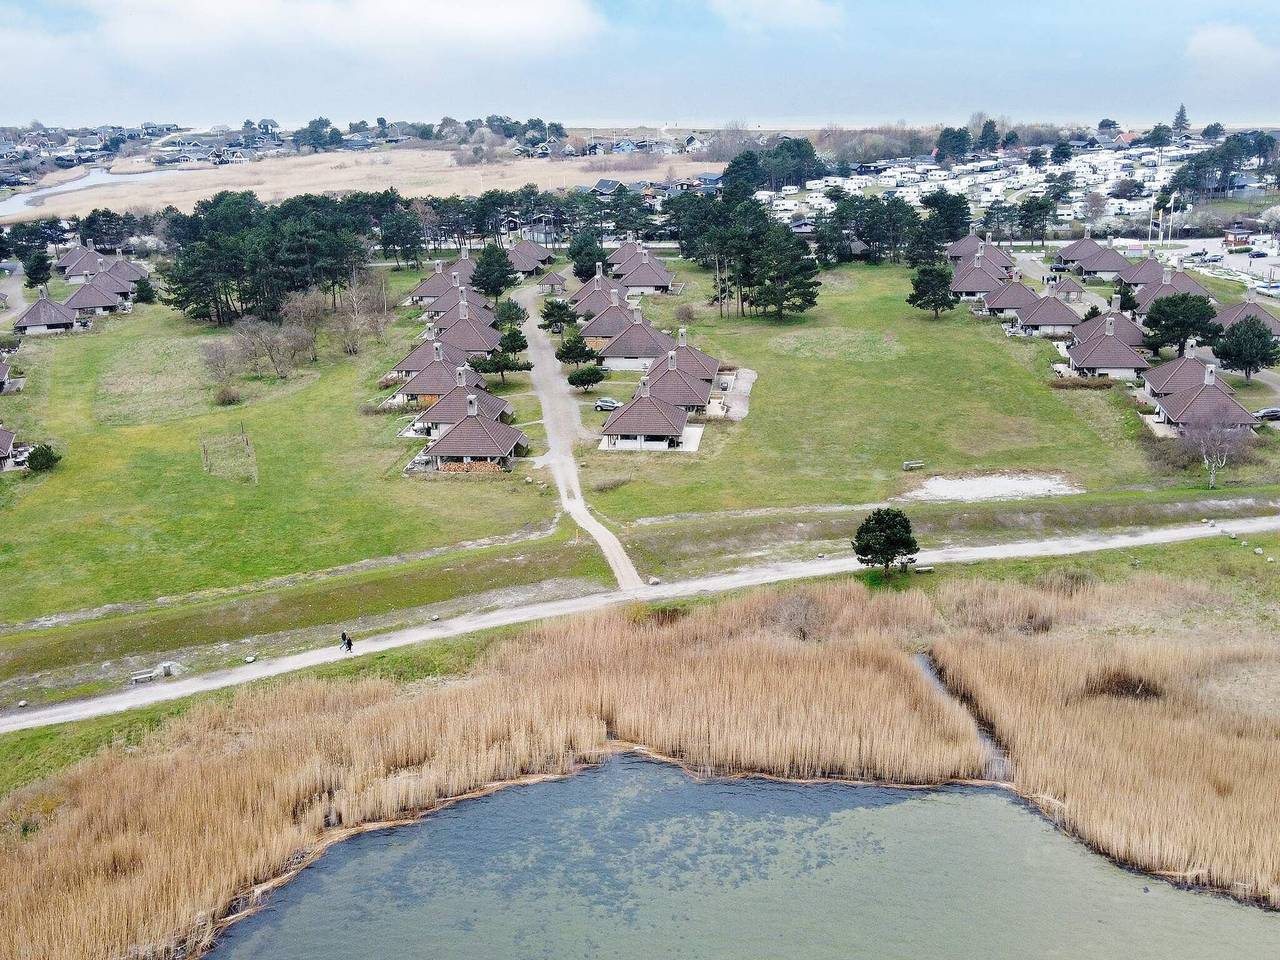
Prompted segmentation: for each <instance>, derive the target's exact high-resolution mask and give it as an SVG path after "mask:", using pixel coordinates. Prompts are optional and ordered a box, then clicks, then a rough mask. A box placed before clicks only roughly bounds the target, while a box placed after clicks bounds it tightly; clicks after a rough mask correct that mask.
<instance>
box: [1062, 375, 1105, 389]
mask: <svg viewBox="0 0 1280 960" xmlns="http://www.w3.org/2000/svg"><path fill="white" fill-rule="evenodd" d="M1119 382H1120V381H1119V380H1112V379H1110V378H1109V377H1054V378H1053V379H1052V380H1050V381H1049V386H1051V387H1053V389H1055V390H1110V389H1111V388H1112V387H1114V386H1115V385H1116V384H1117V383H1119Z"/></svg>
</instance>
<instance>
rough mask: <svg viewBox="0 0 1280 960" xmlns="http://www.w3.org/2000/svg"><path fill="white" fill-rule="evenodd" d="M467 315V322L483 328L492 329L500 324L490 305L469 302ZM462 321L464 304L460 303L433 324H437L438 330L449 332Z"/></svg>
mask: <svg viewBox="0 0 1280 960" xmlns="http://www.w3.org/2000/svg"><path fill="white" fill-rule="evenodd" d="M432 306H434V304H432ZM466 313H467V316H466V319H467V320H469V321H470V322H472V323H477V324H480V325H481V326H483V327H492V326H494V325H495V324H496V323H497V322H498V318H497V317H496V316H494V313H493V311H492V310H490V309H489V306H488V304H485V303H477V302H476V301H474V300H471V299H468V300H467V311H466ZM462 320H463V316H462V302H461V301H459V302H458V303H455V304H454V305H453V306H451V307H450V308H449V309H448V310H446V311H445V312H444V313H442V314H440V316H438V317H436V318H435V319H434V320H432V321H431V322H432V323H433V324H435V326H436V328H437V329H438V330H448V329H449V328H450V327H452V326H453V325H454V324H455V323H459V322H461V321H462Z"/></svg>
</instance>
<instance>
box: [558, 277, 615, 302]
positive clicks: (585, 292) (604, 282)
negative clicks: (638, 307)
mask: <svg viewBox="0 0 1280 960" xmlns="http://www.w3.org/2000/svg"><path fill="white" fill-rule="evenodd" d="M610 290H617V291H618V292H619V293H620V294H621V295H623V296H626V287H624V286H623V285H622V284H620V283H618V281H616V280H613V279H611V278H610V277H603V276H599V275H597V276H594V277H592V278H591V279H590V280H588V281H587V282H586V283H584V284H583V285H582V286H580V287H579V288H578V289H577V290H576V291H575V292H574V294H573V296H572V297H571V298H570V300H569V302H570V303H572V304H573V305H574V306H577V305H578V304H579V303H581V302H582V301H583V300H585V299H587V297H589V296H591V294H593V293H596V292H598V291H603V292H604V295H605V296H606V297H607V296H608V295H609V291H610Z"/></svg>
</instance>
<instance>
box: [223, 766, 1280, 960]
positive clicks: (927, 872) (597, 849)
mask: <svg viewBox="0 0 1280 960" xmlns="http://www.w3.org/2000/svg"><path fill="white" fill-rule="evenodd" d="M1276 956H1280V914H1275V913H1268V912H1265V911H1263V910H1260V909H1257V908H1253V907H1247V906H1243V905H1240V904H1237V903H1233V902H1232V901H1230V900H1227V899H1224V898H1221V897H1215V896H1211V895H1207V894H1199V893H1194V892H1190V891H1185V890H1178V889H1176V888H1174V887H1172V886H1170V885H1168V884H1165V883H1162V882H1160V881H1158V880H1153V879H1151V878H1149V877H1144V876H1142V875H1140V874H1137V873H1132V872H1129V871H1126V870H1122V869H1120V868H1118V867H1116V866H1114V865H1113V864H1111V863H1110V862H1108V861H1107V860H1106V859H1104V858H1103V857H1099V856H1097V855H1096V854H1093V853H1090V852H1089V851H1088V850H1086V849H1085V848H1084V847H1083V846H1082V845H1080V844H1078V843H1076V842H1074V841H1072V840H1071V839H1069V838H1068V837H1066V836H1064V835H1063V834H1061V833H1059V832H1058V831H1056V830H1055V829H1054V828H1053V827H1052V826H1051V825H1050V824H1049V823H1047V822H1045V821H1044V820H1043V819H1042V818H1041V817H1039V816H1037V815H1036V814H1035V813H1034V812H1033V811H1031V810H1029V809H1028V808H1026V807H1025V806H1024V805H1023V804H1021V803H1020V802H1018V801H1017V800H1016V799H1013V798H1011V797H1009V796H1008V795H1007V794H1004V793H1002V792H999V791H995V790H984V789H976V788H975V789H970V788H948V789H942V790H930V791H911V790H893V789H884V788H879V787H856V786H847V785H838V784H824V785H816V786H814V785H795V784H780V783H773V782H770V781H762V780H731V781H712V782H703V783H699V782H695V781H693V780H691V779H689V778H688V777H686V776H685V775H684V774H683V773H682V772H681V771H680V770H678V769H676V768H674V767H671V766H669V765H664V764H658V763H652V762H648V761H645V760H641V759H638V758H635V757H621V758H616V759H614V760H612V761H610V762H609V763H606V764H605V765H603V766H602V767H599V768H596V769H592V770H589V771H586V772H584V773H582V774H580V775H578V776H575V777H571V778H569V779H567V780H560V781H554V782H547V783H541V784H535V785H531V786H526V787H518V788H511V789H507V790H503V791H500V792H498V793H496V794H493V795H491V796H488V797H485V798H482V799H478V800H473V801H468V802H466V803H462V804H458V805H456V806H454V807H451V808H449V809H447V810H444V811H442V812H440V813H438V814H436V815H433V816H431V817H428V818H426V819H424V820H422V821H421V822H419V823H415V824H413V825H411V826H406V827H398V828H394V829H390V830H385V831H379V832H377V833H370V834H365V835H362V836H360V837H357V838H355V839H352V840H349V841H347V842H345V843H342V844H339V845H337V846H335V847H333V848H332V849H331V850H330V851H329V852H328V853H327V854H326V855H325V856H324V857H323V858H322V859H321V860H320V861H319V862H318V863H316V864H315V865H313V866H312V867H310V868H309V869H307V870H305V871H303V873H302V874H301V875H300V876H299V877H298V878H297V879H295V880H294V881H293V882H292V883H290V884H288V885H286V886H285V887H283V888H281V889H280V890H278V891H277V892H276V893H275V894H274V895H273V896H272V898H271V899H270V900H269V902H268V905H267V907H266V908H265V909H264V910H263V911H261V912H260V913H258V914H256V915H255V916H253V917H251V918H249V919H248V920H246V921H244V922H242V923H241V924H238V925H236V926H234V927H232V928H231V929H230V930H229V931H228V933H227V935H226V936H225V937H224V938H223V939H222V940H221V941H220V942H219V944H218V945H217V946H216V947H215V948H214V950H213V951H212V954H211V957H212V958H214V960H263V958H270V960H304V958H305V960H365V958H370V960H372V958H379V960H381V958H395V960H408V958H414V960H416V958H423V960H425V958H434V960H446V958H447V960H452V958H459V960H460V958H468V960H472V958H521V960H524V958H530V960H532V958H537V960H577V958H621V960H632V958H634V960H666V958H698V960H702V958H706V960H775V958H796V960H827V958H830V960H837V958H839V960H852V958H857V960H882V958H884V960H887V958H893V960H899V958H900V960H942V958H948V960H970V958H972V960H979V958H981V960H1003V958H1009V960H1013V958H1017V960H1041V958H1062V960H1098V958H1113V957H1114V958H1117V960H1146V958H1151V960H1157V958H1159V960H1170V958H1181V957H1187V958H1196V960H1213V958H1244V957H1276Z"/></svg>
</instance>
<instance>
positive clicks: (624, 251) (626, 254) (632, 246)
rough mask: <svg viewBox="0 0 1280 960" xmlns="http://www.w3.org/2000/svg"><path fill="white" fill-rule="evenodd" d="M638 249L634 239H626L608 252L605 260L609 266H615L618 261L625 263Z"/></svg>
mask: <svg viewBox="0 0 1280 960" xmlns="http://www.w3.org/2000/svg"><path fill="white" fill-rule="evenodd" d="M639 250H640V244H638V243H636V242H635V241H634V240H628V241H627V242H626V243H624V244H623V245H622V246H620V247H619V248H618V249H617V250H615V251H613V253H611V254H609V257H608V259H607V260H606V261H605V262H606V263H608V264H609V266H611V267H616V266H617V265H618V264H620V263H626V262H627V261H628V260H630V259H631V258H632V257H634V256H635V255H636V254H637V253H638V252H639Z"/></svg>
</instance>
